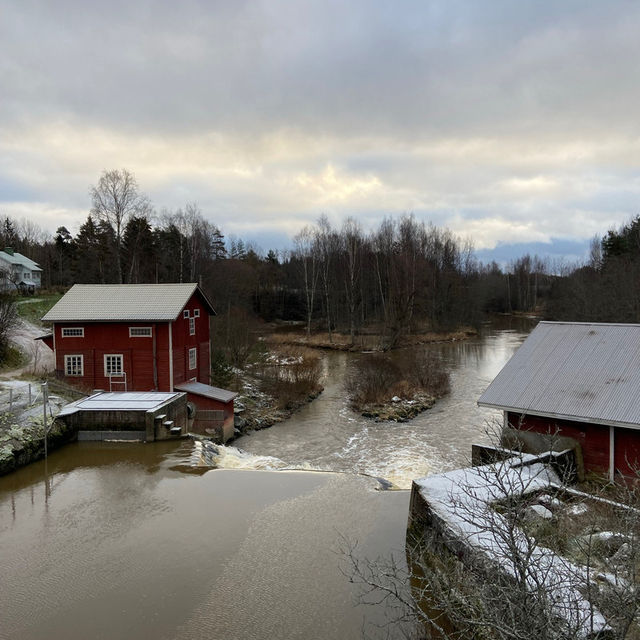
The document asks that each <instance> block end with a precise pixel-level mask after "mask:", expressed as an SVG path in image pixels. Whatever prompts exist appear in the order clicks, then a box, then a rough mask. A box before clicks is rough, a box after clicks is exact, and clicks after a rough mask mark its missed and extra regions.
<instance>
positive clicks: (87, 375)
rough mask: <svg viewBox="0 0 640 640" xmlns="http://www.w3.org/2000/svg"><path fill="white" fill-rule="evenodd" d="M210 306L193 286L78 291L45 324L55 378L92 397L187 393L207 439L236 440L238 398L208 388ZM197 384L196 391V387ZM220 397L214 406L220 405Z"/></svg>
mask: <svg viewBox="0 0 640 640" xmlns="http://www.w3.org/2000/svg"><path fill="white" fill-rule="evenodd" d="M214 315H215V311H214V309H213V306H212V304H211V302H210V301H209V299H208V298H207V296H206V295H205V294H204V292H203V291H202V289H201V288H200V287H199V286H198V285H197V284H195V283H184V284H183V283H180V284H123V285H112V284H103V285H93V284H76V285H74V286H73V287H71V289H70V290H69V291H68V292H67V293H66V294H65V295H64V296H63V297H62V298H61V299H60V301H59V302H58V303H57V304H56V305H55V306H54V307H53V308H52V309H51V310H50V311H49V312H48V313H47V314H46V315H45V316H44V317H43V318H42V320H43V321H44V322H50V323H51V324H52V332H51V334H49V335H47V336H43V337H42V338H41V339H42V340H43V342H44V343H45V344H47V345H48V346H49V347H50V348H51V349H53V351H54V354H55V363H56V364H55V366H56V375H57V376H58V377H59V378H61V379H63V380H65V381H66V382H68V383H70V384H73V385H74V386H78V387H82V388H85V389H87V390H91V389H104V390H107V391H174V390H180V389H178V386H180V385H184V384H191V386H192V388H191V389H190V390H185V392H186V393H187V394H188V399H189V401H190V402H192V403H193V404H194V405H195V407H196V409H197V411H196V428H197V426H198V422H199V423H200V424H201V425H203V424H204V423H205V422H206V425H207V427H206V431H207V432H210V433H208V434H207V435H214V433H213V432H211V430H212V429H213V430H214V432H215V433H217V432H219V433H220V435H221V437H222V439H223V440H227V439H228V438H229V437H231V436H232V435H233V399H234V398H235V396H236V394H234V393H233V392H229V391H225V390H222V389H216V388H215V387H211V386H209V384H208V382H209V379H210V378H209V376H210V369H211V342H210V336H211V334H210V325H211V317H212V316H214ZM193 383H198V384H197V385H194V384H193ZM216 397H217V399H216Z"/></svg>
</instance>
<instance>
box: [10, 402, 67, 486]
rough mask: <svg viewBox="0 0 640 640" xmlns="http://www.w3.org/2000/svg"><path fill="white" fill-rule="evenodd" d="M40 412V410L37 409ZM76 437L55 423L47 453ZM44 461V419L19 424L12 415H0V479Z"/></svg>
mask: <svg viewBox="0 0 640 640" xmlns="http://www.w3.org/2000/svg"><path fill="white" fill-rule="evenodd" d="M40 409H41V410H42V408H41V407H40ZM76 437H77V431H76V430H75V429H73V428H72V427H68V426H67V425H66V424H65V423H64V422H62V421H61V420H60V421H55V422H54V423H53V425H52V426H51V427H50V430H49V433H48V435H47V450H48V451H53V450H54V449H57V448H59V447H61V446H63V445H65V444H67V443H68V442H72V441H73V440H75V439H76ZM42 458H44V419H43V416H42V415H40V416H30V417H29V418H28V419H27V420H26V421H24V422H21V421H20V420H19V419H18V417H17V416H16V415H15V414H13V413H3V414H0V476H2V475H5V474H7V473H11V472H12V471H15V470H16V469H19V468H20V467H23V466H25V465H27V464H30V463H31V462H35V461H36V460H41V459H42Z"/></svg>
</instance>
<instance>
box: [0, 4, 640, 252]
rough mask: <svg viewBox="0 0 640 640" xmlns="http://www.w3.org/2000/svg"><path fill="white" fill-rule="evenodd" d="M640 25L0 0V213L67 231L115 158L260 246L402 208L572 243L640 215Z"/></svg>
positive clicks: (486, 244)
mask: <svg viewBox="0 0 640 640" xmlns="http://www.w3.org/2000/svg"><path fill="white" fill-rule="evenodd" d="M639 34H640V3H637V2H633V1H629V2H624V1H611V0H607V1H606V2H604V1H601V0H593V1H588V0H580V1H576V2H573V1H569V0H562V1H561V2H558V1H556V0H549V1H544V0H530V1H528V0H517V1H516V0H504V1H492V2H483V1H481V0H469V1H466V2H465V1H458V0H443V1H442V2H436V1H429V0H420V1H417V2H402V1H401V0H393V1H389V2H387V1H383V0H348V1H347V2H345V0H340V1H335V2H334V1H332V0H317V1H315V2H313V1H308V2H307V1H304V0H292V1H288V2H283V1H278V0H263V1H255V2H244V1H243V0H229V1H228V2H216V1H214V0H203V1H202V2H197V1H192V2H189V1H184V0H181V1H180V2H177V1H175V0H171V1H167V2H142V1H138V0H136V1H131V0H127V1H123V2H121V1H119V0H110V1H109V2H87V1H85V0H83V1H79V0H78V1H76V2H73V1H61V0H43V1H41V2H31V1H29V0H20V1H13V0H12V1H8V0H0V214H2V215H10V216H13V217H15V218H18V219H19V218H23V217H26V218H28V219H30V220H33V221H35V222H37V223H38V224H39V225H41V226H42V227H44V228H46V229H48V230H49V231H51V232H54V231H55V229H56V228H57V227H58V226H60V225H63V224H64V225H66V226H67V227H68V228H69V229H70V230H71V231H72V232H73V233H75V232H76V231H77V229H78V227H79V226H80V225H81V224H82V223H83V222H84V220H85V219H86V217H87V214H88V211H89V207H90V200H89V195H88V189H89V186H90V185H92V184H95V183H96V182H97V180H98V178H99V176H100V173H101V172H102V171H103V170H104V169H114V168H127V169H129V170H130V171H131V172H133V173H134V174H135V176H136V177H137V179H138V183H139V185H140V188H141V190H142V191H143V192H145V193H146V194H147V195H148V196H149V197H150V198H151V200H152V202H153V203H154V205H155V207H156V208H157V209H161V208H163V207H167V208H177V207H180V206H184V205H185V204H186V203H187V202H196V203H197V204H198V205H199V206H200V208H201V209H202V211H203V213H204V215H205V217H206V218H208V219H209V220H211V221H212V222H214V223H215V224H217V225H218V226H219V227H220V228H221V230H222V231H223V233H225V234H226V235H230V234H234V235H236V236H240V237H243V238H246V239H249V240H253V241H255V242H257V243H258V244H259V245H260V246H261V247H262V248H264V249H267V248H270V247H272V246H274V247H282V246H283V245H285V244H286V243H287V242H288V238H290V237H291V236H292V235H294V234H295V233H296V232H297V231H298V230H299V229H300V228H301V227H302V226H304V225H305V224H308V223H312V222H314V221H315V220H316V219H317V218H318V216H319V215H320V214H322V213H326V214H327V215H328V216H329V218H330V220H332V221H333V222H334V223H335V224H337V225H339V224H340V223H341V222H342V220H343V219H344V218H346V217H347V216H355V217H357V218H358V219H359V220H360V221H361V222H362V224H363V226H364V227H365V229H368V228H371V226H374V225H377V223H378V222H379V221H380V220H381V219H382V218H383V217H384V216H385V215H401V214H403V213H409V212H412V213H414V214H415V215H416V217H418V218H420V219H424V220H430V221H432V222H433V223H434V224H436V225H440V226H447V227H449V228H450V229H451V230H453V231H454V232H456V233H457V234H459V235H461V236H464V237H470V238H472V239H473V241H474V244H475V246H476V247H477V248H478V249H479V250H480V251H482V255H489V253H487V250H491V249H495V248H497V250H500V247H501V245H513V244H516V243H526V245H527V246H529V245H530V246H535V247H545V246H546V247H548V248H549V251H550V252H553V251H554V247H556V248H557V247H564V248H563V249H562V250H563V251H565V252H566V251H567V250H569V251H572V249H571V247H574V248H575V252H576V253H579V252H580V251H581V249H582V248H583V247H584V246H586V245H587V244H588V241H589V239H590V238H591V237H592V236H593V235H594V234H596V233H600V234H602V233H604V232H606V230H607V229H608V228H610V227H612V226H614V225H615V226H617V225H619V224H620V223H622V222H624V221H626V220H628V219H629V218H630V217H632V216H633V215H636V214H637V213H638V212H639V211H638V195H639V192H640V178H639V168H640V137H639V136H640V115H639V112H640V95H639V94H640V35H639ZM532 243H535V244H532ZM567 247H569V249H567ZM503 249H504V247H503Z"/></svg>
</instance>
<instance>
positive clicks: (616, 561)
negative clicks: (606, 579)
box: [609, 542, 632, 565]
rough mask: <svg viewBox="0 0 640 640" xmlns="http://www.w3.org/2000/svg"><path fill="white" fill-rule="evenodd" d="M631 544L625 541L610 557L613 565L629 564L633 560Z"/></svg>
mask: <svg viewBox="0 0 640 640" xmlns="http://www.w3.org/2000/svg"><path fill="white" fill-rule="evenodd" d="M631 553H632V552H631V545H630V544H629V543H628V542H623V543H622V544H621V545H620V547H619V548H618V550H617V551H616V552H615V553H614V554H613V555H612V556H611V557H610V558H609V562H611V564H613V565H621V564H627V563H628V562H629V561H630V560H631Z"/></svg>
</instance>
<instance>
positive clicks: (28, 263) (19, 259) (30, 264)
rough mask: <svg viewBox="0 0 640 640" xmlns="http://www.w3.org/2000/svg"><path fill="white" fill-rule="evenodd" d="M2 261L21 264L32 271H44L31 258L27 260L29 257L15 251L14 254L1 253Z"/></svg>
mask: <svg viewBox="0 0 640 640" xmlns="http://www.w3.org/2000/svg"><path fill="white" fill-rule="evenodd" d="M0 259H2V260H4V261H5V262H8V263H10V264H21V265H23V266H24V267H27V269H30V270H31V271H42V269H41V268H40V267H39V266H38V264H37V263H36V262H34V261H33V260H31V258H27V256H23V255H22V254H21V253H18V252H17V251H14V252H13V254H11V253H7V252H6V251H0Z"/></svg>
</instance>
